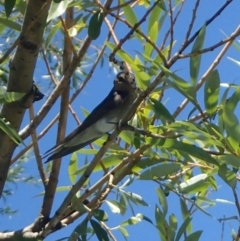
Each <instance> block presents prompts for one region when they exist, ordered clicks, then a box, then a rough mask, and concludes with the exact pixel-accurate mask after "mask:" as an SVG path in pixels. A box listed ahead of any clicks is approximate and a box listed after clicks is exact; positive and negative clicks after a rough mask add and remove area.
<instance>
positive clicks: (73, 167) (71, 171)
mask: <svg viewBox="0 0 240 241" xmlns="http://www.w3.org/2000/svg"><path fill="white" fill-rule="evenodd" d="M77 169H78V158H77V154H76V152H73V154H72V155H71V159H70V162H69V165H68V175H69V179H70V181H71V183H72V184H75V182H76V178H77V176H76V171H77Z"/></svg>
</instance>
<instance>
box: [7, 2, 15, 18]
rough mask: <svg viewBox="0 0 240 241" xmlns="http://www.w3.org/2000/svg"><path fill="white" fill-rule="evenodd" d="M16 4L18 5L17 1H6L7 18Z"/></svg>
mask: <svg viewBox="0 0 240 241" xmlns="http://www.w3.org/2000/svg"><path fill="white" fill-rule="evenodd" d="M15 3H16V0H5V1H4V7H5V13H6V16H7V18H8V17H9V16H10V14H11V13H12V10H13V8H14V5H15Z"/></svg>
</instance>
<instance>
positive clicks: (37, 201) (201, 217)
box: [0, 0, 240, 241]
mask: <svg viewBox="0 0 240 241" xmlns="http://www.w3.org/2000/svg"><path fill="white" fill-rule="evenodd" d="M116 2H117V1H116ZM194 2H195V1H192V0H188V1H187V3H186V6H185V8H184V11H183V13H182V14H181V16H180V19H179V20H180V21H179V22H178V23H177V27H176V28H175V36H177V37H176V38H177V39H178V41H177V43H176V49H177V47H179V44H181V40H182V39H183V38H184V35H183V33H184V31H185V30H186V27H187V24H188V22H189V19H190V17H191V14H192V9H193V4H194ZM224 2H225V1H223V0H218V1H207V0H202V1H201V5H200V8H199V11H198V13H197V20H196V23H195V26H194V28H193V30H194V31H193V32H195V31H196V30H197V29H199V28H200V27H201V26H202V25H203V24H204V22H205V21H206V20H207V19H208V18H210V17H211V16H212V14H213V13H215V11H216V9H219V7H220V6H221V5H222V4H223V3H224ZM239 10H240V5H239V2H238V1H237V0H235V1H233V2H232V3H231V4H230V5H229V6H228V7H227V9H225V11H224V12H223V13H222V14H221V15H220V16H219V17H218V18H217V19H216V20H215V21H214V23H213V24H211V25H210V26H209V27H208V28H207V32H206V42H205V44H204V47H208V46H211V45H212V44H214V43H215V42H218V41H220V40H221V39H224V38H225V37H224V34H223V32H224V33H225V34H227V35H230V34H231V33H232V32H233V31H234V30H235V29H236V27H237V26H238V25H239ZM145 11H146V9H145V8H144V7H138V8H137V14H138V17H139V18H140V17H141V16H142V15H143V14H144V12H145ZM142 27H143V29H144V28H146V23H144V24H143V26H142ZM166 29H167V28H166V27H164V28H163V29H162V30H161V31H163V33H164V32H165V31H166ZM127 31H128V30H127ZM117 34H118V37H119V38H122V37H124V36H125V34H126V28H121V27H120V28H118V29H117ZM161 34H162V33H160V36H159V42H160V40H161V37H162V36H163V35H164V34H162V35H161ZM105 36H106V26H104V25H103V27H102V32H101V36H100V37H99V39H97V40H96V41H95V42H93V44H96V45H101V44H102V42H103V41H104V39H105ZM54 41H61V39H58V36H56V38H55V39H54ZM123 48H124V50H125V51H127V52H128V53H129V54H130V55H132V56H135V55H136V54H137V51H140V50H141V49H140V46H139V45H137V44H136V42H135V41H134V40H133V41H128V42H127V43H126V44H124V46H123ZM176 49H175V50H176ZM190 51H191V49H190V48H188V49H187V51H186V52H190ZM219 51H220V50H219V49H217V50H214V51H212V52H211V53H209V54H207V55H206V56H205V55H204V56H203V57H202V63H201V69H200V73H199V76H202V75H203V74H204V73H205V71H206V70H207V68H208V67H209V64H211V63H212V61H213V60H214V59H215V58H216V56H217V54H218V53H219ZM109 53H110V51H109V50H107V53H106V54H109ZM227 57H231V58H234V59H236V60H239V52H238V51H237V50H236V49H235V48H234V47H231V48H230V49H229V51H228V52H227V54H226V55H225V56H224V58H223V61H222V63H221V64H220V65H219V66H218V70H219V73H220V78H221V82H222V83H233V82H234V83H235V84H239V76H240V72H239V67H238V66H237V65H236V64H234V63H233V62H231V61H230V60H229V59H228V58H227ZM171 70H172V71H177V74H178V75H180V76H181V77H182V78H184V79H186V80H189V79H190V78H189V60H186V59H185V60H181V61H178V62H177V63H176V64H175V65H174V66H173V67H172V69H171ZM115 74H116V73H114V71H113V70H111V69H110V66H109V64H108V61H107V59H106V58H105V61H104V66H103V67H102V68H101V67H98V68H97V69H96V71H95V72H94V73H93V76H92V78H91V80H90V82H89V83H88V85H87V86H86V88H85V89H84V91H83V92H82V94H81V95H80V96H79V97H78V98H77V100H76V101H75V102H74V103H73V108H74V110H75V111H76V113H77V115H78V116H79V118H80V120H83V119H84V116H83V114H82V111H81V107H84V108H86V109H87V110H88V111H91V110H92V109H93V108H94V107H95V106H96V105H98V104H99V103H100V101H101V100H102V99H103V98H104V97H105V96H106V95H107V94H108V92H109V90H110V89H111V88H112V81H113V79H114V77H115ZM43 75H46V69H45V66H44V64H43V62H42V61H39V63H38V65H37V67H36V71H35V74H34V80H35V81H36V82H37V83H38V84H40V86H41V88H42V89H43V92H44V93H46V95H49V94H50V90H49V89H48V82H47V81H49V80H47V79H46V78H43V77H41V76H43ZM221 91H222V92H223V91H224V89H222V90H221ZM46 97H47V96H46ZM183 99H184V98H183V97H182V96H176V95H175V94H174V93H173V92H172V91H167V92H166V93H165V95H164V99H163V103H165V104H166V107H167V108H168V109H169V110H170V112H173V111H174V110H175V109H176V107H177V106H178V105H179V104H180V103H181V101H182V100H183ZM198 100H199V102H201V104H202V100H203V96H201V92H199V94H198ZM43 103H44V100H43V101H42V102H41V101H39V102H37V103H36V104H34V109H35V112H37V110H38V109H39V108H40V107H41V105H42V104H43ZM188 110H189V109H188ZM58 111H59V101H57V102H56V103H55V106H54V108H53V110H52V111H51V112H50V113H48V115H47V117H46V118H45V120H44V121H43V123H42V124H41V125H40V126H39V127H38V128H37V132H38V133H40V132H41V131H42V129H43V128H44V126H45V125H46V123H48V122H49V121H50V120H51V119H52V118H53V117H55V115H56V114H57V113H58ZM68 118H69V124H68V127H67V134H68V133H70V132H71V131H72V130H73V129H75V128H76V127H77V123H76V122H75V121H74V120H73V118H72V116H71V115H70V114H69V117H68ZM178 119H179V120H183V119H187V113H186V112H183V113H182V114H181V115H180V116H179V117H178ZM28 123H29V116H28V113H27V112H26V116H25V118H24V121H23V123H22V127H24V126H25V125H27V124H28ZM56 130H57V125H56V124H55V126H54V128H53V129H52V130H51V132H49V133H48V134H47V135H46V136H44V137H43V139H42V140H41V141H40V142H39V145H40V150H41V153H44V152H45V151H46V150H48V149H49V148H50V147H52V146H53V145H55V141H56V137H55V136H56ZM26 143H29V139H28V140H26ZM22 148H23V146H20V147H19V148H18V149H17V150H16V152H15V153H18V151H19V150H21V149H22ZM29 157H30V158H29V161H28V162H27V163H26V164H25V165H24V167H25V170H24V173H23V177H27V176H29V175H31V176H37V177H39V174H38V170H37V166H36V162H35V159H34V153H33V152H30V153H29ZM78 158H79V166H81V165H82V164H83V163H84V161H85V158H86V157H85V156H84V155H81V154H79V155H78ZM69 159H70V156H66V157H64V158H63V161H62V163H63V164H62V169H61V174H60V178H59V183H58V186H68V185H71V183H70V180H69V177H68V163H69ZM89 160H91V158H89ZM218 184H219V189H218V191H217V192H215V191H213V192H212V193H211V194H210V195H209V199H213V200H214V199H227V200H229V201H234V199H233V194H232V192H231V190H230V188H229V187H228V186H227V185H226V184H225V183H224V182H223V181H222V180H221V179H220V180H219V179H218ZM11 187H12V189H13V192H14V194H13V195H11V196H9V197H8V198H7V201H6V202H4V200H3V199H1V200H0V206H5V205H6V204H7V205H9V206H10V207H11V208H12V209H14V210H18V212H17V213H16V214H14V215H12V216H7V215H5V216H2V217H1V220H0V227H1V230H9V229H10V228H9V227H11V230H18V229H20V228H22V227H25V226H27V225H29V224H31V223H32V222H33V221H34V219H35V218H36V217H37V215H38V212H39V210H40V208H41V203H42V196H40V193H41V192H42V191H43V188H42V186H41V185H40V184H25V183H23V182H18V183H17V184H16V185H11ZM156 188H158V186H157V185H156V183H154V182H149V181H148V182H147V181H140V180H135V182H134V183H133V184H132V185H130V186H129V187H127V188H126V191H129V192H134V193H137V194H139V195H141V196H142V197H143V199H144V200H145V201H146V202H147V203H148V204H149V206H148V207H142V206H134V210H135V214H137V213H142V214H144V215H146V216H147V217H149V218H150V219H152V221H154V222H155V218H154V209H155V205H156V204H157V205H160V204H159V202H158V199H157V195H156V191H155V190H156ZM66 194H67V193H66V192H59V193H57V194H56V198H55V201H54V208H53V212H52V215H53V214H54V212H55V210H56V208H57V207H58V206H59V205H60V204H61V202H62V200H63V199H64V197H65V195H66ZM115 197H116V194H115V193H114V192H113V193H111V194H110V195H109V197H108V199H109V200H114V199H115ZM166 198H167V201H168V204H169V208H168V209H169V211H168V215H170V214H172V213H174V214H175V215H176V216H177V218H178V225H179V226H180V225H181V223H182V222H183V220H182V216H181V211H180V204H179V199H178V198H177V197H176V195H175V194H173V193H170V195H169V196H167V197H166ZM102 209H104V210H105V211H106V212H107V213H108V214H109V221H108V222H107V223H106V224H107V225H108V226H109V227H115V226H117V225H119V224H120V223H121V222H122V221H124V220H126V219H127V218H129V217H131V216H133V214H132V213H131V211H130V210H128V211H127V212H126V214H125V215H124V216H121V215H119V214H112V213H111V211H110V209H109V207H108V206H107V205H106V204H103V205H102ZM207 211H208V212H209V213H211V215H212V217H210V216H207V215H206V214H204V213H202V212H200V211H197V212H196V213H195V214H194V215H193V230H194V231H197V230H203V234H202V236H201V239H200V240H204V241H208V240H231V236H230V234H231V230H232V229H235V231H236V230H237V228H238V222H237V221H236V220H230V221H227V222H225V226H224V232H223V233H224V234H223V235H224V236H223V237H224V238H223V239H221V232H222V224H221V223H219V221H218V220H217V219H219V218H223V217H224V216H225V217H230V216H234V215H237V210H236V208H235V206H234V205H230V204H222V203H218V204H217V205H215V206H213V207H211V208H209V209H207ZM81 220H82V219H80V220H77V221H76V222H75V223H74V224H72V225H70V226H69V227H66V228H64V229H62V230H60V231H58V232H55V233H54V234H52V235H50V236H49V237H47V238H46V240H47V241H53V240H57V239H60V238H63V237H67V236H68V235H69V234H70V233H71V231H72V230H73V229H74V227H75V226H76V225H77V224H79V223H80V222H81ZM127 230H128V232H129V235H130V236H129V238H128V240H129V241H134V240H138V241H146V240H160V238H159V235H158V232H157V230H156V228H155V227H154V226H152V225H151V224H149V223H148V222H145V221H142V222H141V223H139V224H137V225H133V226H129V227H127ZM114 235H115V237H116V238H117V240H123V238H122V236H121V234H120V232H119V231H115V232H114ZM92 240H94V241H95V240H97V238H96V236H94V237H93V238H92Z"/></svg>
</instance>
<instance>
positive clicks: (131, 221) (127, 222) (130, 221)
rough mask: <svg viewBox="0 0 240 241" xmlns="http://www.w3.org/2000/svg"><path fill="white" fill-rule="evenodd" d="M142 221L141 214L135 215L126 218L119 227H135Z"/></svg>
mask: <svg viewBox="0 0 240 241" xmlns="http://www.w3.org/2000/svg"><path fill="white" fill-rule="evenodd" d="M142 220H143V215H142V214H137V215H136V216H134V217H131V218H128V219H127V220H125V221H123V222H121V223H120V226H121V227H125V226H129V225H136V224H138V223H139V222H141V221H142Z"/></svg>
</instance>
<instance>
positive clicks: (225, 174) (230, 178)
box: [218, 165, 237, 188]
mask: <svg viewBox="0 0 240 241" xmlns="http://www.w3.org/2000/svg"><path fill="white" fill-rule="evenodd" d="M218 175H219V176H220V177H221V178H222V179H223V181H224V182H226V183H227V184H228V185H229V186H230V187H231V188H236V185H237V178H236V173H235V172H233V171H232V170H230V169H229V168H227V166H226V165H221V166H220V168H219V170H218Z"/></svg>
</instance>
